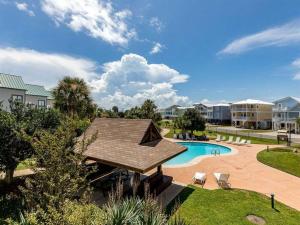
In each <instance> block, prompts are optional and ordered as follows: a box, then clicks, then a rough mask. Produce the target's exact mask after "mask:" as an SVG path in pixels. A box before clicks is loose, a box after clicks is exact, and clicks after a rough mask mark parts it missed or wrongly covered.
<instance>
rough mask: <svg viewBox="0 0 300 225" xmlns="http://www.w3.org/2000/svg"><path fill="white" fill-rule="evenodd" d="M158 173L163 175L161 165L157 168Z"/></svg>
mask: <svg viewBox="0 0 300 225" xmlns="http://www.w3.org/2000/svg"><path fill="white" fill-rule="evenodd" d="M157 173H158V174H162V168H161V165H159V166H158V167H157Z"/></svg>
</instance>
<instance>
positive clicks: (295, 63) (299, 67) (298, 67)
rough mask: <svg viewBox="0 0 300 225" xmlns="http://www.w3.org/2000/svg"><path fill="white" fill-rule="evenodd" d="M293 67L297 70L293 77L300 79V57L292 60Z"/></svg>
mask: <svg viewBox="0 0 300 225" xmlns="http://www.w3.org/2000/svg"><path fill="white" fill-rule="evenodd" d="M292 68H293V69H294V70H296V72H295V74H294V76H293V79H294V80H300V58H298V59H296V60H294V61H293V62H292Z"/></svg>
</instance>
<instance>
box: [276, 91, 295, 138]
mask: <svg viewBox="0 0 300 225" xmlns="http://www.w3.org/2000/svg"><path fill="white" fill-rule="evenodd" d="M273 103H274V106H273V116H272V129H273V130H280V129H285V130H291V131H292V132H294V133H299V132H300V129H299V125H298V124H297V122H296V120H297V119H298V118H299V117H300V98H295V97H286V98H282V99H279V100H277V101H275V102H273Z"/></svg>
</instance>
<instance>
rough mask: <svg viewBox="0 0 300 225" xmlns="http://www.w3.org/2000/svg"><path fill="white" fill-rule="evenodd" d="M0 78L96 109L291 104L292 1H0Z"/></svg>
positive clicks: (298, 79) (299, 17)
mask: <svg viewBox="0 0 300 225" xmlns="http://www.w3.org/2000/svg"><path fill="white" fill-rule="evenodd" d="M0 30H1V35H0V72H4V73H12V74H18V75H22V76H23V79H24V80H25V81H26V82H31V83H38V84H43V85H45V86H46V87H47V88H52V87H53V86H55V84H56V83H57V81H58V80H59V79H61V78H62V77H63V76H65V75H70V76H79V77H82V78H83V79H85V80H86V81H87V83H88V84H89V85H90V86H91V88H92V93H93V96H94V99H95V101H96V102H97V103H98V104H99V105H101V106H104V107H108V108H109V107H111V106H112V105H119V106H120V108H128V107H131V106H133V105H137V104H140V103H141V102H142V101H143V100H145V99H146V98H151V99H153V100H155V102H156V103H157V104H158V105H159V106H162V107H164V106H168V105H171V104H181V105H188V104H191V103H192V102H201V101H203V102H224V101H229V102H232V101H235V100H241V99H245V98H256V99H261V100H266V101H273V100H275V99H277V98H281V97H285V96H298V97H300V90H299V84H300V52H299V50H300V1H299V0H295V1H293V0H289V1H284V0H277V1H273V0H270V1H267V0H248V1H246V0H243V1H241V0H236V1H233V0H223V1H220V0H210V1H198V0H189V1H181V0H172V1H161V0H151V1H150V0H122V1H121V0H116V1H107V0H73V1H68V0H28V1H27V0H20V1H14V0H0Z"/></svg>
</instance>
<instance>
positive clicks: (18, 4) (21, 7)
mask: <svg viewBox="0 0 300 225" xmlns="http://www.w3.org/2000/svg"><path fill="white" fill-rule="evenodd" d="M15 4H16V7H17V9H18V10H20V11H23V12H26V13H27V14H28V15H29V16H35V14H34V12H33V11H32V10H30V9H29V8H28V4H27V3H25V2H15Z"/></svg>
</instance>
